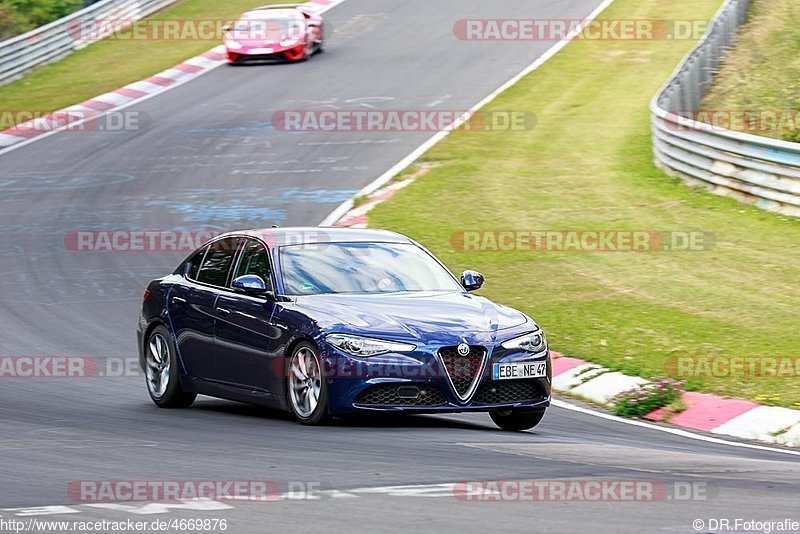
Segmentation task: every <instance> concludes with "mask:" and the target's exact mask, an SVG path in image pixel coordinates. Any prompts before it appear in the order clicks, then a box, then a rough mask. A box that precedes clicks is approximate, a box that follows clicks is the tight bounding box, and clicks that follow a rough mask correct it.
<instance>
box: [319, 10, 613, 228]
mask: <svg viewBox="0 0 800 534" xmlns="http://www.w3.org/2000/svg"><path fill="white" fill-rule="evenodd" d="M613 2H614V0H603V2H601V3H600V5H598V6H597V7H596V8H594V9H593V10H592V12H591V13H589V15H588V16H587V17H586V18H585V19H583V22H582V23H581V24H579V25H577V26H576V27H575V28H573V30H572V31H571V32H570V33H569V34H568V35H567V36H566V38H564V39H563V40H561V41H559V42H558V43H556V44H554V45H553V46H551V47H550V48H548V49H547V50H546V51H545V52H544V54H542V55H541V56H539V57H537V58H536V60H534V62H533V63H531V64H530V65H528V66H527V67H525V68H524V69H523V70H522V71H521V72H520V73H519V74H517V75H516V76H514V77H513V78H511V79H510V80H508V81H507V82H506V83H504V84H503V85H501V86H500V87H498V88H497V89H495V90H494V91H492V93H491V94H489V95H488V96H487V97H486V98H484V99H483V100H481V101H480V102H478V103H477V104H475V105H474V106H473V107H472V108H471V109H470V110H469V112H468V113H465V114H464V115H465V116H466V117H464V118H462V119H459V120H458V121H455V122H454V123H453V124H452V125H451V126H450V127H449V128H448V129H447V130H442V131H440V132H437V133H435V134H434V135H433V136H432V137H431V138H430V139H428V140H427V141H425V142H424V143H422V144H421V145H420V146H418V147H417V148H416V149H415V150H414V151H413V152H411V153H410V154H409V155H408V156H406V157H404V158H403V159H401V160H400V161H398V162H397V163H396V164H395V165H394V166H393V167H391V168H390V169H389V170H388V171H386V172H385V173H383V174H381V175H380V176H379V177H377V178H376V179H375V180H373V181H372V182H371V183H370V184H368V185H367V186H366V187H364V188H363V189H362V190H361V191H359V192H358V193H356V194H355V195H353V198H351V199H350V200H346V201H344V202H343V203H342V204H340V205H339V206H338V207H337V208H336V209H335V210H333V211H332V212H331V213H330V214H329V215H328V216H327V217H325V219H323V221H322V222H321V223H319V225H320V226H333V224H334V223H335V222H336V221H338V220H339V219H341V218H342V217H343V216H344V215H345V214H346V213H347V212H348V211H350V209H351V208H352V207H353V199H355V198H356V197H360V196H363V195H369V194H370V193H373V192H375V191H376V190H378V189H380V188H381V187H382V186H383V185H384V184H386V183H387V182H389V181H390V180H391V179H392V178H394V177H395V176H397V174H398V173H400V172H401V171H402V170H403V169H405V168H406V167H408V166H409V165H411V164H412V163H414V162H415V161H416V160H417V159H419V158H420V156H422V155H423V154H424V153H425V152H427V151H428V150H430V149H431V148H433V146H434V145H436V143H438V142H439V141H441V140H442V139H444V138H445V137H447V135H448V134H449V133H450V132H451V131H452V130H456V129H458V127H459V126H461V125H462V124H463V123H464V122H466V121H467V120H468V119H469V117H471V116H472V115H474V114H475V112H476V111H478V110H479V109H481V108H482V107H483V106H485V105H486V104H488V103H489V102H491V101H492V100H494V99H495V98H497V97H498V96H499V95H500V94H501V93H503V92H505V91H506V90H507V89H509V88H510V87H512V86H514V84H516V83H517V82H518V81H520V80H521V79H522V78H524V77H525V76H527V75H528V74H530V73H531V72H533V71H535V70H536V69H538V68H539V67H541V66H542V65H543V64H544V63H545V62H546V61H547V60H549V59H550V58H551V57H553V56H554V55H556V54H557V53H558V52H559V51H560V50H561V49H562V48H564V47H565V46H567V45H568V44H569V43H570V42H571V41H572V40H573V39H574V38H575V36H577V35H578V34H579V33H580V32H581V31H582V29H583V27H584V26H586V25H587V24H588V23H589V22H591V21H592V19H594V18H595V17H597V15H599V14H600V13H602V12H603V11H604V10H605V9H606V8H607V7H608V6H610V5H611V4H612V3H613Z"/></svg>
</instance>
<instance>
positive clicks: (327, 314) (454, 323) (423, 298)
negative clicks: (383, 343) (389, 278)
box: [295, 292, 529, 343]
mask: <svg viewBox="0 0 800 534" xmlns="http://www.w3.org/2000/svg"><path fill="white" fill-rule="evenodd" d="M295 304H296V306H297V310H298V311H301V312H303V313H304V314H306V315H309V316H311V317H312V318H314V319H315V320H316V321H317V323H318V325H319V326H320V327H321V328H322V329H323V330H325V331H328V332H332V331H338V332H348V333H357V334H362V335H369V336H374V337H383V336H388V337H390V338H392V339H415V340H423V341H426V342H442V343H449V342H460V341H461V340H462V339H468V338H471V337H472V336H473V335H475V334H479V333H484V334H485V333H493V332H497V331H499V330H503V329H506V328H512V327H515V326H519V325H522V324H525V323H526V322H528V321H529V319H528V318H527V317H526V316H525V315H524V314H523V313H521V312H519V311H517V310H514V309H512V308H508V307H506V306H501V305H498V304H495V303H493V302H492V301H490V300H488V299H486V298H483V297H478V296H476V295H471V294H469V293H462V292H419V293H402V294H398V293H392V294H382V295H353V294H337V295H308V296H301V297H297V299H296V300H295Z"/></svg>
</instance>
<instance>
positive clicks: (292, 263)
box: [280, 243, 463, 295]
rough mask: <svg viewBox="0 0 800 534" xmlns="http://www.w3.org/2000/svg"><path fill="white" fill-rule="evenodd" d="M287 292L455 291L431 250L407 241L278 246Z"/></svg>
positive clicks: (451, 281)
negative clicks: (432, 255) (430, 252)
mask: <svg viewBox="0 0 800 534" xmlns="http://www.w3.org/2000/svg"><path fill="white" fill-rule="evenodd" d="M280 258H281V267H282V270H283V284H284V289H285V291H286V294H288V295H319V294H325V293H396V292H405V291H457V290H462V289H463V288H462V287H461V286H460V285H459V284H458V282H456V281H455V279H453V277H452V276H451V275H450V273H449V272H447V270H446V269H445V268H444V267H442V266H441V265H440V264H439V262H437V261H436V260H435V259H433V257H431V255H430V254H428V253H427V252H425V251H424V250H422V249H421V248H420V247H418V246H416V245H413V244H409V243H316V244H311V245H289V246H284V247H282V248H281V250H280Z"/></svg>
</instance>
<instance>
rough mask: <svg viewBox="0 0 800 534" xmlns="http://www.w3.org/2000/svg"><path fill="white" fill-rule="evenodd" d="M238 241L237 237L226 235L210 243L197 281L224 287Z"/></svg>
mask: <svg viewBox="0 0 800 534" xmlns="http://www.w3.org/2000/svg"><path fill="white" fill-rule="evenodd" d="M240 241H241V239H240V238H238V237H226V238H225V239H219V240H217V241H214V242H213V243H211V245H209V249H208V253H207V254H206V259H205V260H203V265H201V266H200V271H199V273H198V274H197V281H198V282H203V283H204V284H211V285H214V286H222V287H224V286H225V282H226V281H227V280H228V271H230V268H231V263H233V258H234V256H236V249H237V248H238V246H239V242H240Z"/></svg>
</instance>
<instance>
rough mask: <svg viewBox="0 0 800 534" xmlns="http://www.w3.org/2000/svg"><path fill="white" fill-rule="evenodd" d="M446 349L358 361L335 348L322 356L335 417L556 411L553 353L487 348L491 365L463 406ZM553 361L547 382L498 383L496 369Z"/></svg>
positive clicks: (421, 349)
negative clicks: (446, 369) (553, 407)
mask: <svg viewBox="0 0 800 534" xmlns="http://www.w3.org/2000/svg"><path fill="white" fill-rule="evenodd" d="M439 348H440V347H418V348H417V350H416V351H414V352H412V353H407V354H392V355H385V356H383V357H373V358H358V357H354V356H350V355H348V354H346V353H343V352H341V351H339V350H338V349H335V348H333V347H330V346H329V345H327V344H326V345H325V346H324V347H323V350H322V356H323V360H324V366H325V368H326V376H327V384H328V394H329V397H328V402H329V407H330V411H331V413H333V414H347V413H365V412H403V413H457V412H486V411H491V410H497V409H544V408H547V407H548V406H549V405H550V395H551V380H552V365H551V360H550V353H549V350H548V351H545V352H544V353H542V354H538V355H531V354H530V353H526V352H524V351H507V350H505V349H502V348H500V347H499V346H498V347H485V348H486V350H487V355H486V360H485V364H484V366H483V369H482V370H481V371H480V373H479V379H478V381H477V384H476V385H475V387H474V389H473V392H472V394H471V395H469V397H467V398H466V399H464V400H462V399H461V398H460V397H459V396H458V394H457V393H456V390H455V387H454V385H453V383H452V382H451V380H450V378H449V376H448V375H447V373H445V372H443V369H444V368H443V366H442V362H441V359H440V358H439V355H438V349H439ZM542 360H546V361H547V375H546V376H545V377H541V378H527V379H513V380H493V379H492V364H494V363H512V362H532V361H542Z"/></svg>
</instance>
